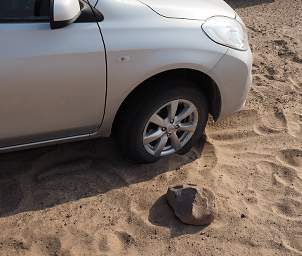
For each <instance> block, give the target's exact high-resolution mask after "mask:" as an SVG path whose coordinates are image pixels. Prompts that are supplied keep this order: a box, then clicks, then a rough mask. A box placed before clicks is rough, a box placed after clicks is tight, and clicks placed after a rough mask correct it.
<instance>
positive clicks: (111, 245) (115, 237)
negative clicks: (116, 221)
mask: <svg viewBox="0 0 302 256" xmlns="http://www.w3.org/2000/svg"><path fill="white" fill-rule="evenodd" d="M135 245H136V242H135V239H134V238H133V237H132V236H131V235H130V234H129V233H127V232H125V231H120V232H119V231H117V232H115V234H113V233H109V234H108V235H105V236H103V238H101V240H100V242H99V250H100V252H101V253H103V254H104V255H108V256H109V255H112V256H113V255H128V254H131V255H139V254H138V253H137V252H136V250H135V248H134V247H135Z"/></svg>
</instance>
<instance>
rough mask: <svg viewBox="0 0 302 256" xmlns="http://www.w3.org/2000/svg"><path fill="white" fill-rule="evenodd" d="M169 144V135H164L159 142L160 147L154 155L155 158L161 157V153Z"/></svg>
mask: <svg viewBox="0 0 302 256" xmlns="http://www.w3.org/2000/svg"><path fill="white" fill-rule="evenodd" d="M167 142H168V136H167V135H164V136H162V137H161V139H160V141H159V144H158V146H157V147H156V149H155V151H154V153H155V156H157V157H158V156H160V154H161V152H162V151H163V149H164V147H165V146H166V144H167Z"/></svg>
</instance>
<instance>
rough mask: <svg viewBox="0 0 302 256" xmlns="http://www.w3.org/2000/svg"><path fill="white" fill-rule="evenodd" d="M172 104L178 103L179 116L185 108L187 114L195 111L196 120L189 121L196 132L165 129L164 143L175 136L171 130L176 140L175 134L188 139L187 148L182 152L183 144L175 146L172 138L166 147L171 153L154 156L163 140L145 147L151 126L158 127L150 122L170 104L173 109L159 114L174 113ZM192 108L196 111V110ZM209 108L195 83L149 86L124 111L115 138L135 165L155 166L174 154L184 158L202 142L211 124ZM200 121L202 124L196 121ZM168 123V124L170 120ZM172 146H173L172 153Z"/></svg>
mask: <svg viewBox="0 0 302 256" xmlns="http://www.w3.org/2000/svg"><path fill="white" fill-rule="evenodd" d="M171 102H178V103H177V104H178V107H177V109H178V110H177V111H179V112H181V108H183V110H187V109H189V108H190V107H191V108H192V109H194V112H193V113H192V114H191V115H192V116H189V117H187V118H189V119H190V124H191V123H193V124H194V127H196V129H195V131H194V132H193V131H190V132H187V131H185V132H183V131H177V130H175V129H176V128H175V127H177V125H176V126H174V125H173V127H172V128H171V127H170V126H169V127H168V129H166V128H161V129H166V131H165V134H164V135H163V137H164V139H163V140H164V141H165V140H166V138H167V137H168V135H169V134H170V136H171V133H169V131H170V128H171V129H172V131H173V135H172V136H175V134H178V135H177V136H183V137H184V139H183V141H182V143H185V144H184V145H182V147H181V148H178V147H179V144H173V143H172V141H173V142H174V140H172V137H170V139H169V137H168V142H167V144H166V147H165V148H164V149H166V148H167V149H166V150H163V151H162V153H161V154H162V155H158V151H156V150H154V151H155V152H157V153H156V154H153V151H152V150H153V149H154V148H157V147H156V146H153V144H152V143H154V144H155V145H158V147H159V142H160V141H161V139H159V140H158V142H157V141H155V142H151V143H150V144H148V145H147V146H145V145H144V138H147V135H148V133H147V129H149V127H151V126H155V124H154V123H152V122H151V123H148V122H149V121H150V118H151V117H153V114H154V113H156V112H157V111H158V110H159V109H161V108H162V107H163V106H165V105H166V104H170V105H167V106H166V107H164V108H163V109H162V110H160V111H161V112H159V114H160V115H163V114H162V113H164V112H165V111H166V112H167V114H168V109H170V110H171V109H172V107H171ZM192 105H193V106H194V107H195V108H194V107H192ZM191 108H190V110H191ZM208 108H209V107H208V102H207V99H206V97H205V96H204V95H203V93H202V92H201V91H200V90H198V89H197V88H196V85H195V84H194V83H192V82H190V81H186V80H181V79H177V80H172V79H170V80H169V81H163V80H162V81H158V82H157V83H156V84H152V85H149V86H147V88H145V89H144V90H142V91H141V92H140V93H138V94H137V95H136V96H134V98H133V99H132V100H131V102H130V104H127V105H126V107H124V109H123V111H122V112H121V114H120V117H119V119H118V122H117V126H116V127H115V131H116V132H115V133H116V136H115V137H116V139H117V144H118V146H119V148H120V149H121V151H122V153H123V154H124V155H125V156H126V157H127V158H128V159H129V160H131V161H133V162H135V163H152V162H155V161H157V160H159V159H160V158H162V157H163V156H165V155H170V154H172V153H180V154H184V153H186V152H187V151H189V150H190V149H191V147H192V146H193V145H194V144H195V143H196V142H198V140H200V139H201V138H202V136H203V133H204V129H205V127H206V124H207V121H208V114H209V110H208ZM181 113H182V112H181ZM188 113H189V112H188ZM164 114H165V113H164ZM179 115H180V114H179ZM163 116H164V115H163ZM171 116H172V114H171ZM196 117H198V118H196ZM176 118H179V120H180V119H181V117H178V116H176ZM197 119H198V121H196V120H197ZM165 120H167V118H166V119H165ZM186 120H188V119H186ZM191 120H192V121H191ZM175 122H176V121H175ZM183 125H185V124H182V123H181V129H183ZM192 126H193V125H192ZM154 129H155V130H156V129H158V131H160V128H157V127H156V128H154ZM192 129H193V128H192ZM152 131H153V130H152ZM156 131H157V130H156ZM187 133H188V135H187V137H186V136H185V135H184V134H187ZM179 134H180V135H179ZM190 136H191V137H190ZM178 141H181V140H178ZM186 141H187V142H186ZM163 143H164V142H163ZM169 144H171V145H170V146H171V149H170V146H169ZM172 144H173V145H176V146H175V148H176V149H177V150H175V148H173V147H172ZM173 151H175V152H173ZM169 153H170V154H169Z"/></svg>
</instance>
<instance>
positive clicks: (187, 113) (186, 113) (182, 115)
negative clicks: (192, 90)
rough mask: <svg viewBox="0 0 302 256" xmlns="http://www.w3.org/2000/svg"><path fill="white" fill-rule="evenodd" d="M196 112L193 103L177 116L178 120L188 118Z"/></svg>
mask: <svg viewBox="0 0 302 256" xmlns="http://www.w3.org/2000/svg"><path fill="white" fill-rule="evenodd" d="M193 112H194V107H193V106H192V105H191V106H190V107H188V108H186V109H184V110H183V111H182V112H181V113H180V114H179V115H178V116H176V121H177V122H181V121H182V120H184V119H186V118H187V117H188V116H190V115H191V114H192V113H193Z"/></svg>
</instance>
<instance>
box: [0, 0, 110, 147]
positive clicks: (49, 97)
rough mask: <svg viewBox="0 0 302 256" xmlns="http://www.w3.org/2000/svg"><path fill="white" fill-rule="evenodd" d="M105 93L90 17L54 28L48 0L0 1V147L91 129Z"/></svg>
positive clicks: (99, 47)
mask: <svg viewBox="0 0 302 256" xmlns="http://www.w3.org/2000/svg"><path fill="white" fill-rule="evenodd" d="M83 3H85V2H82V3H81V4H82V5H83ZM85 16H87V14H85ZM105 94H106V61H105V50H104V45H103V42H102V38H101V34H100V31H99V27H98V25H97V23H96V22H95V21H94V20H93V19H91V18H90V19H87V22H86V21H85V20H83V19H81V22H75V23H74V24H71V25H69V26H66V27H64V28H61V29H54V30H52V29H50V25H49V0H22V1H20V0H10V1H1V2H0V120H1V125H0V148H1V147H2V148H3V147H8V146H12V145H18V144H24V143H32V142H37V141H42V140H50V139H57V138H63V137H69V136H78V135H84V134H89V133H93V132H94V131H95V130H96V129H97V127H98V126H99V125H100V122H101V120H102V116H103V111H104V105H105V97H106V95H105Z"/></svg>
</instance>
